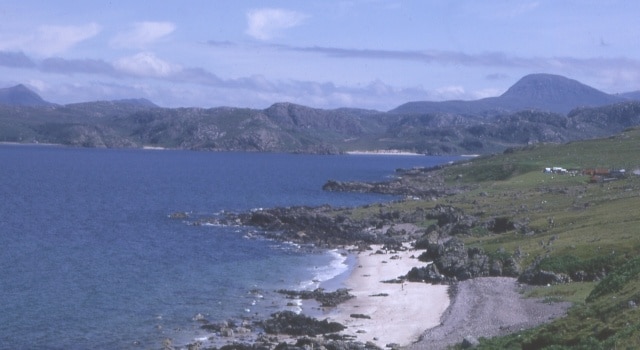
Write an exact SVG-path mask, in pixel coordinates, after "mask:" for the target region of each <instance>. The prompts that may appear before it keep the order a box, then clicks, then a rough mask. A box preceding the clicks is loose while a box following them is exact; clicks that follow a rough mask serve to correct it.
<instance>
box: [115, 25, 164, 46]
mask: <svg viewBox="0 0 640 350" xmlns="http://www.w3.org/2000/svg"><path fill="white" fill-rule="evenodd" d="M175 30H176V26H175V24H173V23H171V22H138V23H134V24H133V27H132V28H131V29H130V30H128V31H125V32H121V33H119V34H118V35H116V36H115V37H114V38H113V39H112V40H111V45H113V46H115V47H125V48H144V47H146V46H147V45H149V44H152V43H154V42H156V41H158V40H160V39H162V38H164V37H166V36H167V35H169V34H171V33H173V32H174V31H175Z"/></svg>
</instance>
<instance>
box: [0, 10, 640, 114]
mask: <svg viewBox="0 0 640 350" xmlns="http://www.w3.org/2000/svg"><path fill="white" fill-rule="evenodd" d="M638 14H640V2H638V1H635V0H628V1H624V0H608V1H607V0H598V1H595V0H566V1H562V0H538V1H527V0H524V1H515V0H483V1H477V0H466V1H465V0H460V1H445V0H415V1H401V0H387V1H383V0H344V1H341V0H335V1H329V0H317V1H314V0H310V1H293V0H289V1H285V0H281V1H214V0H189V1H184V0H182V1H174V0H163V1H138V0H128V1H126V2H124V1H122V2H121V1H117V2H116V1H106V0H103V1H86V0H84V1H83V0H56V1H49V0H41V1H35V0H20V1H0V87H9V86H13V85H16V84H25V85H27V86H28V87H30V88H31V89H33V90H34V91H36V92H37V93H39V94H40V95H41V96H42V97H43V98H45V99H46V100H48V101H51V102H55V103H60V104H67V103H75V102H84V101H95V100H113V99H122V98H147V99H149V100H151V101H153V102H155V103H156V104H158V105H160V106H163V107H204V108H209V107H217V106H236V107H251V108H266V107H268V106H270V105H271V104H273V103H275V102H293V103H298V104H302V105H307V106H311V107H318V108H339V107H358V108H368V109H377V110H388V109H392V108H394V107H396V106H398V105H400V104H402V103H404V102H408V101H416V100H431V101H439V100H449V99H464V100H471V99H478V98H482V97H489V96H497V95H500V94H501V93H503V92H504V91H505V90H506V89H507V88H508V87H509V86H511V85H513V84H514V83H515V82H516V81H517V80H518V79H520V78H521V77H523V76H524V75H526V74H531V73H553V74H560V75H564V76H567V77H569V78H572V79H576V80H578V81H580V82H583V83H585V84H588V85H590V86H593V87H595V88H597V89H600V90H602V91H605V92H607V93H620V92H629V91H636V90H640V20H638V18H637V16H638Z"/></svg>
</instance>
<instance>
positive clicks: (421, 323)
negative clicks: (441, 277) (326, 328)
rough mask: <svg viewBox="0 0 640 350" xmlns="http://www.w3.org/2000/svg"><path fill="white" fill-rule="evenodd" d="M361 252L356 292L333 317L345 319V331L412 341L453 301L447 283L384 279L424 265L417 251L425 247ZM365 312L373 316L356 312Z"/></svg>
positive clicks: (377, 339) (353, 283)
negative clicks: (381, 252) (403, 281)
mask: <svg viewBox="0 0 640 350" xmlns="http://www.w3.org/2000/svg"><path fill="white" fill-rule="evenodd" d="M372 248H373V250H372V251H365V252H360V253H358V255H357V259H358V262H357V263H356V266H355V268H354V271H353V273H352V274H351V276H350V277H349V278H348V280H347V282H346V287H347V288H349V289H350V290H351V291H350V293H351V294H353V295H355V298H353V299H351V300H349V301H347V302H345V303H342V304H340V305H339V306H338V307H337V309H336V310H334V311H332V312H331V313H329V314H328V315H327V316H328V319H329V320H330V321H336V322H340V323H342V324H344V325H345V326H347V327H348V328H347V329H346V330H345V331H344V332H343V333H344V334H350V335H353V336H355V337H356V338H357V340H358V341H362V342H367V341H371V342H373V343H375V344H376V345H378V346H380V347H382V348H384V347H385V346H386V345H387V344H399V345H402V346H406V345H410V344H411V343H413V342H415V341H417V340H418V338H419V337H420V335H421V334H422V333H423V332H424V331H425V330H426V329H429V328H432V327H435V326H437V325H439V324H440V318H441V316H442V314H443V313H444V312H445V310H446V309H447V307H448V306H449V296H448V292H447V290H448V286H444V285H431V284H426V283H409V282H405V283H384V282H383V281H388V280H393V279H396V278H398V277H400V276H403V275H405V274H406V273H407V272H409V270H411V268H412V267H414V266H424V265H425V263H423V262H421V261H418V259H417V257H418V256H419V255H420V254H421V253H422V251H416V250H407V251H403V252H395V253H390V252H385V253H384V254H376V251H378V250H380V249H381V248H382V247H381V246H373V247H372ZM352 315H361V316H364V317H370V318H360V317H352Z"/></svg>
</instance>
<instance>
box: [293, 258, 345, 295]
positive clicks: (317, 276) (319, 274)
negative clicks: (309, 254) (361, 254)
mask: <svg viewBox="0 0 640 350" xmlns="http://www.w3.org/2000/svg"><path fill="white" fill-rule="evenodd" d="M328 254H329V255H330V256H331V262H329V264H327V265H326V266H316V267H314V268H313V278H312V279H311V280H308V281H303V282H300V288H301V289H303V290H312V289H316V288H318V287H319V286H320V284H321V283H322V282H326V281H329V280H331V279H333V278H335V277H337V276H339V275H341V274H343V273H345V272H347V271H348V270H349V264H348V262H347V259H348V256H347V255H344V254H342V253H341V252H340V251H339V250H337V249H333V250H330V251H329V252H328Z"/></svg>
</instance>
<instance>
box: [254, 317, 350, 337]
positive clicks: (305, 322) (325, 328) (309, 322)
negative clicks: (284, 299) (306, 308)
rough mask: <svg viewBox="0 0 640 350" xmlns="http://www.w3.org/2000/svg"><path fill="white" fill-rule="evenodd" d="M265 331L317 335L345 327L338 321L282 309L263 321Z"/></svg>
mask: <svg viewBox="0 0 640 350" xmlns="http://www.w3.org/2000/svg"><path fill="white" fill-rule="evenodd" d="M262 326H263V328H264V330H265V332H267V333H269V334H289V335H298V336H299V335H306V336H316V335H318V334H325V333H336V332H340V331H342V330H344V329H345V327H344V326H343V325H342V324H340V323H338V322H329V321H327V320H326V319H325V320H322V321H319V320H316V319H314V318H311V317H307V316H305V315H298V314H296V313H295V312H292V311H281V312H277V313H274V314H272V315H271V318H269V319H267V320H265V321H263V322H262Z"/></svg>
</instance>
